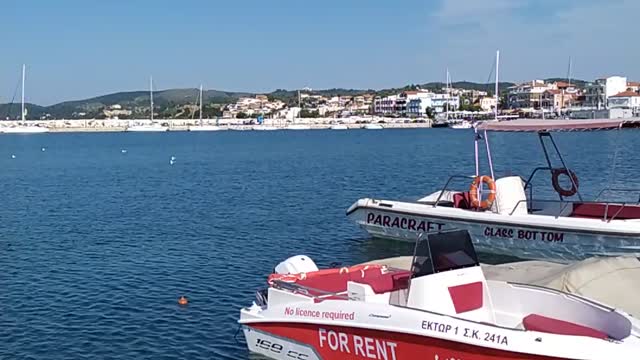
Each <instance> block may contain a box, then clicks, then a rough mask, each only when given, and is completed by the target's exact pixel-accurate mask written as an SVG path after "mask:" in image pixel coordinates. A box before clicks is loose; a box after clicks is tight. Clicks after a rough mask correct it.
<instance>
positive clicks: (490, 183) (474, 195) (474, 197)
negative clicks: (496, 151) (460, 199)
mask: <svg viewBox="0 0 640 360" xmlns="http://www.w3.org/2000/svg"><path fill="white" fill-rule="evenodd" d="M482 183H484V184H485V185H487V188H489V195H487V199H486V200H480V198H479V196H478V187H479V186H480V184H482ZM469 198H470V199H471V207H472V208H475V209H480V210H486V209H488V208H490V207H491V205H493V202H494V201H496V182H495V180H493V178H491V177H490V176H487V175H482V176H476V177H475V178H474V179H473V182H472V183H471V187H470V188H469Z"/></svg>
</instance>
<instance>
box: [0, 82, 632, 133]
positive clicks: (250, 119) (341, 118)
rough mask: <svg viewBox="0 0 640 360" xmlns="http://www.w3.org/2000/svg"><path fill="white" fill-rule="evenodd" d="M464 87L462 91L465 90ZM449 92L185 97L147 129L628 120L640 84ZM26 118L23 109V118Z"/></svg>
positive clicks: (70, 123) (74, 120)
mask: <svg viewBox="0 0 640 360" xmlns="http://www.w3.org/2000/svg"><path fill="white" fill-rule="evenodd" d="M464 84H468V86H467V87H466V88H465V86H464ZM456 85H457V86H453V84H449V83H447V84H445V85H444V86H440V87H434V86H430V87H427V88H424V87H420V86H417V85H413V86H410V87H407V88H405V89H402V90H399V91H396V92H390V91H378V92H373V91H371V92H363V91H361V92H357V91H356V92H357V93H355V94H353V92H354V91H353V90H351V91H346V92H351V93H350V94H345V95H342V94H339V92H338V91H335V92H333V93H332V92H330V91H326V90H324V91H314V90H312V89H309V88H306V89H303V90H300V91H296V92H288V93H289V94H290V95H289V96H288V97H286V96H282V95H280V96H278V95H275V94H276V92H274V93H271V94H257V95H254V94H251V95H249V94H247V95H244V96H238V97H237V98H233V99H230V100H229V101H227V102H226V103H218V104H214V103H213V102H212V101H211V100H210V99H206V98H205V100H204V104H199V103H198V99H199V97H197V96H193V94H191V95H192V97H193V99H192V100H188V101H185V102H183V103H182V104H174V103H172V102H170V101H169V102H165V104H162V103H159V104H158V103H156V104H154V114H153V115H154V116H153V118H155V120H154V121H153V122H159V123H161V124H163V126H166V127H168V129H169V130H185V129H187V128H188V127H189V126H194V125H198V124H200V125H202V124H207V125H214V124H215V126H227V127H240V128H242V129H245V128H246V127H248V128H252V127H254V126H256V125H265V126H272V127H280V128H286V127H287V126H291V125H294V126H296V125H297V126H301V125H305V126H309V127H311V128H328V127H330V126H331V125H333V124H345V125H348V126H350V127H355V128H360V127H364V126H365V125H366V124H376V126H379V127H388V128H393V127H430V126H435V125H436V124H439V125H440V126H447V125H451V124H456V123H460V122H463V121H474V120H483V119H490V118H494V117H495V116H496V115H497V116H502V117H527V118H548V119H552V118H599V119H601V118H629V119H631V118H635V117H638V116H639V113H640V82H635V81H630V80H629V79H627V78H626V77H624V76H610V77H606V78H601V79H596V80H594V81H592V82H585V81H579V80H578V81H573V82H572V81H571V80H569V79H565V80H559V79H553V80H530V81H527V82H523V83H518V84H512V83H500V96H499V99H496V96H495V92H494V91H492V90H493V89H492V86H493V85H492V84H473V83H458V84H456ZM480 88H484V90H480ZM168 91H176V90H168ZM185 91H187V90H185ZM161 93H162V92H161ZM145 99H146V100H145ZM148 101H149V96H148V94H145V95H144V96H138V98H136V100H135V101H124V102H119V103H111V104H99V105H96V103H95V102H89V105H86V106H84V107H81V108H80V110H78V111H74V112H73V113H72V114H71V116H68V117H66V116H64V115H63V116H62V117H60V116H52V115H51V114H49V113H44V114H42V115H41V116H39V117H38V118H36V119H37V120H35V119H34V117H33V116H26V117H25V119H27V120H29V119H32V120H34V121H30V123H31V124H37V125H38V126H40V127H46V128H48V129H51V130H52V131H92V130H96V131H102V130H105V131H122V130H125V129H126V128H128V127H130V126H139V125H145V124H148V123H149V122H150V120H149V118H152V117H151V116H150V115H151V114H150V113H149V103H148ZM496 104H497V105H498V109H497V111H496ZM200 111H202V112H203V114H202V116H200ZM29 112H30V109H29V106H27V108H26V109H25V113H26V114H29ZM16 118H17V116H16ZM14 119H15V118H11V117H7V118H6V120H9V121H2V122H1V123H0V130H1V129H4V128H9V127H15V126H21V123H20V121H18V120H14ZM243 127H244V128H243Z"/></svg>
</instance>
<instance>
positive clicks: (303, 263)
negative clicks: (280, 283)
mask: <svg viewBox="0 0 640 360" xmlns="http://www.w3.org/2000/svg"><path fill="white" fill-rule="evenodd" d="M311 271H318V266H317V265H316V263H315V262H313V260H311V258H310V257H308V256H306V255H296V256H292V257H290V258H288V259H287V260H285V261H283V262H281V263H280V264H278V265H277V266H276V267H275V269H274V270H273V272H274V273H276V274H299V273H303V272H305V273H306V272H311Z"/></svg>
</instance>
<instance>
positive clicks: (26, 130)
mask: <svg viewBox="0 0 640 360" xmlns="http://www.w3.org/2000/svg"><path fill="white" fill-rule="evenodd" d="M0 132H3V133H5V134H42V133H48V132H49V129H47V128H45V127H40V126H36V125H34V126H14V127H8V128H3V129H2V130H0Z"/></svg>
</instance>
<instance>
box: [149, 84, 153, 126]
mask: <svg viewBox="0 0 640 360" xmlns="http://www.w3.org/2000/svg"><path fill="white" fill-rule="evenodd" d="M149 100H150V107H151V122H153V76H151V77H150V78H149Z"/></svg>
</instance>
